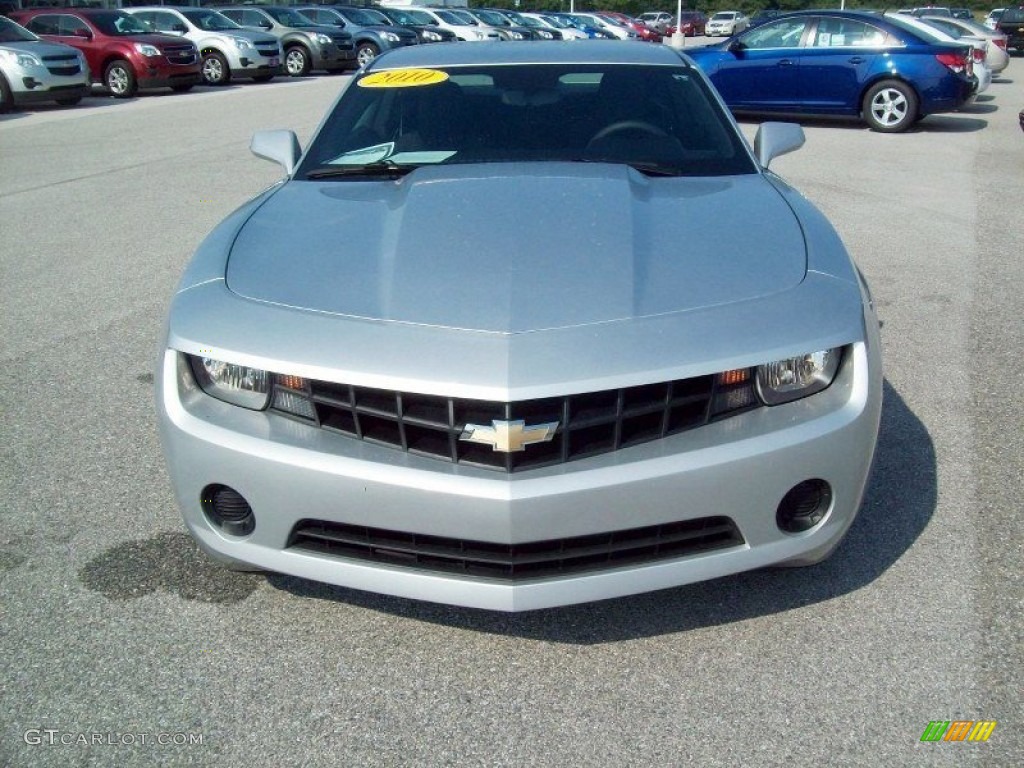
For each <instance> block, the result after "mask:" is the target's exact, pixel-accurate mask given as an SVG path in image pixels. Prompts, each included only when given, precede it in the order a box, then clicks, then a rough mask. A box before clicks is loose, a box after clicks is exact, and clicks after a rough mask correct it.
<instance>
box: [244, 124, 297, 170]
mask: <svg viewBox="0 0 1024 768" xmlns="http://www.w3.org/2000/svg"><path fill="white" fill-rule="evenodd" d="M249 149H250V150H252V153H253V154H254V155H256V157H262V158H263V159H264V160H270V161H271V162H274V163H278V164H279V165H281V166H283V167H284V170H285V173H287V174H288V175H289V176H291V175H292V172H293V171H294V170H295V166H296V165H298V163H299V157H301V156H302V147H300V146H299V137H298V136H296V135H295V132H294V131H284V130H277V131H257V132H256V133H254V134H253V135H252V142H251V143H250V144H249Z"/></svg>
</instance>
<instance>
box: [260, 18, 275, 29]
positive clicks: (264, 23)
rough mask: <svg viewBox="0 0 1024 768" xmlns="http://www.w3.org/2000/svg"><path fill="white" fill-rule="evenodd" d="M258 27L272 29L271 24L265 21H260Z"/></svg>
mask: <svg viewBox="0 0 1024 768" xmlns="http://www.w3.org/2000/svg"><path fill="white" fill-rule="evenodd" d="M259 26H260V29H273V28H274V25H273V24H271V23H270V22H269V21H267V20H266V19H260V23H259Z"/></svg>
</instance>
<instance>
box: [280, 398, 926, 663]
mask: <svg viewBox="0 0 1024 768" xmlns="http://www.w3.org/2000/svg"><path fill="white" fill-rule="evenodd" d="M936 499H937V481H936V458H935V449H934V445H933V443H932V440H931V437H930V436H929V434H928V430H927V429H926V428H925V426H924V425H923V424H922V423H921V421H920V420H919V419H918V418H917V416H915V415H914V413H913V411H911V410H910V408H908V407H907V405H906V403H905V402H904V401H903V399H902V398H901V397H900V395H899V393H897V392H896V390H895V389H893V388H892V386H891V385H890V384H889V383H888V382H886V383H885V401H884V405H883V409H882V423H881V430H880V434H879V439H878V446H877V449H876V454H875V465H874V470H873V474H872V478H871V481H870V483H869V485H868V489H867V492H866V494H865V498H864V502H863V506H862V507H861V511H860V514H859V515H858V516H857V519H856V520H855V521H854V523H853V525H852V526H851V528H850V530H849V532H848V533H847V535H846V538H845V539H844V540H843V542H842V544H841V545H840V547H839V548H838V549H837V550H836V552H835V554H834V555H833V556H832V557H831V558H830V559H828V560H826V561H825V562H823V563H820V564H818V565H816V566H812V567H809V568H778V569H770V570H761V571H754V572H750V573H743V574H738V575H735V576H728V577H724V578H720V579H715V580H713V581H708V582H702V583H699V584H692V585H688V586H685V587H676V588H673V589H667V590H661V591H658V592H652V593H647V594H643V595H635V596H631V597H625V598H617V599H614V600H605V601H601V602H597V603H589V604H584V605H577V606H568V607H564V608H552V609H545V610H540V611H531V612H526V613H520V614H506V613H496V612H492V611H483V610H476V609H467V608H455V607H451V606H444V605H438V604H434V603H424V602H419V601H414V600H406V599H403V598H394V597H387V596H380V595H375V594H371V593H367V592H360V591H357V590H351V589H345V588H341V587H334V586H331V585H327V584H321V583H317V582H312V581H308V580H306V579H300V578H295V577H290V576H283V575H280V574H269V575H267V577H266V578H267V581H268V583H269V584H270V585H271V586H273V587H275V588H277V589H280V590H283V591H285V592H289V593H291V594H293V595H295V596H296V597H302V598H312V599H317V600H329V601H337V602H343V603H347V604H350V605H355V606H360V607H363V608H368V609H370V610H375V611H381V612H383V613H388V614H392V615H396V616H399V617H402V618H407V619H414V620H419V621H427V622H432V623H437V624H444V625H446V626H453V627H459V628H463V629H468V630H473V631H477V632H485V633H493V634H500V635H508V636H512V637H523V638H530V639H537V640H545V641H550V642H559V643H569V644H597V643H608V642H616V641H620V640H630V639H636V638H641V637H649V636H656V635H662V634H670V633H676V632H686V631H689V630H694V629H700V628H702V627H709V626H717V625H720V624H729V623H732V622H737V621H743V620H746V619H751V618H755V617H758V616H764V615H768V614H774V613H781V612H783V611H788V610H791V609H794V608H800V607H803V606H806V605H809V604H813V603H818V602H822V601H825V600H831V599H833V598H835V597H839V596H841V595H844V594H848V593H850V592H853V591H855V590H858V589H860V588H862V587H864V586H867V585H868V584H870V583H871V582H873V581H874V580H875V579H877V578H878V577H879V576H881V575H882V574H883V573H885V571H886V570H887V569H888V568H889V567H890V566H891V565H892V564H893V563H895V562H896V561H897V560H898V559H899V558H900V557H901V556H902V555H903V553H904V552H906V551H907V550H908V549H909V548H910V546H911V545H912V544H913V543H914V541H915V540H916V539H917V537H918V536H920V534H921V532H922V531H923V530H924V529H925V527H926V526H927V525H928V522H929V520H930V519H931V517H932V514H933V513H934V511H935V505H936Z"/></svg>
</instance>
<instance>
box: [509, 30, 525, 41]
mask: <svg viewBox="0 0 1024 768" xmlns="http://www.w3.org/2000/svg"><path fill="white" fill-rule="evenodd" d="M508 36H509V37H510V38H512V39H513V40H522V39H523V33H522V32H509V33H508Z"/></svg>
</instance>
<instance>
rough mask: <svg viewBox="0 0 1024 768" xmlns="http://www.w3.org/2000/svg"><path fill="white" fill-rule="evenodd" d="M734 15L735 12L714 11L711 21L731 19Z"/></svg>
mask: <svg viewBox="0 0 1024 768" xmlns="http://www.w3.org/2000/svg"><path fill="white" fill-rule="evenodd" d="M735 17H736V14H735V13H716V14H715V15H714V16H712V17H711V20H712V21H732V20H733V19H734V18H735Z"/></svg>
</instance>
